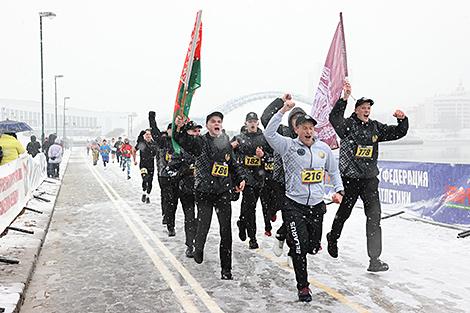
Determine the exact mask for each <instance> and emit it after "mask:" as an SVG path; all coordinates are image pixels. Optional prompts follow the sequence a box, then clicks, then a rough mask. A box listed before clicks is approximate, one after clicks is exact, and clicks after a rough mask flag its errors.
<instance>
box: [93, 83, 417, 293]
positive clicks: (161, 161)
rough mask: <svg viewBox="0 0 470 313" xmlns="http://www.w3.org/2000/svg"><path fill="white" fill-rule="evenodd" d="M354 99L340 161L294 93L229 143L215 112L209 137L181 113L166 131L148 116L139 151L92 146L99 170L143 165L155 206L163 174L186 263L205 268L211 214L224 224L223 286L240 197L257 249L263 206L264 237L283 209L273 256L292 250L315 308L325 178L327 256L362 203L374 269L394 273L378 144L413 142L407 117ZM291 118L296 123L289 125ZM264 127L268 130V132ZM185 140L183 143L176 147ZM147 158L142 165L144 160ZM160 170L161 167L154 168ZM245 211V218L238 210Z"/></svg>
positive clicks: (243, 227) (339, 116) (241, 224)
mask: <svg viewBox="0 0 470 313" xmlns="http://www.w3.org/2000/svg"><path fill="white" fill-rule="evenodd" d="M350 95H351V85H350V84H349V83H348V82H346V83H345V84H344V87H343V94H342V97H341V98H340V99H338V101H337V102H336V104H335V106H334V108H333V109H332V111H331V114H330V116H329V119H330V122H331V124H332V126H333V127H334V129H335V131H336V133H337V135H338V136H339V137H340V138H341V147H340V153H339V162H338V160H337V159H336V157H335V156H334V154H333V153H332V150H331V148H330V147H329V146H328V145H327V144H326V143H324V142H322V141H321V140H319V139H318V138H317V136H316V133H315V126H316V124H317V121H316V120H315V119H314V118H312V117H311V116H310V115H308V114H306V113H305V112H304V111H303V110H302V109H301V108H298V107H295V102H294V100H293V99H292V96H291V95H290V94H285V95H283V96H282V97H280V98H278V99H275V100H274V101H273V102H272V103H271V104H269V105H268V107H267V108H266V109H265V110H264V112H263V114H262V116H261V119H259V118H258V115H257V114H256V113H255V112H250V113H248V114H247V115H246V119H245V123H244V125H243V127H242V128H241V131H240V133H239V134H238V135H236V136H234V137H233V138H230V137H229V136H228V135H227V134H226V133H225V130H224V128H223V120H224V115H223V114H222V113H221V112H217V111H216V112H212V113H210V114H209V115H207V117H206V125H205V127H206V129H207V132H206V133H205V134H201V129H202V128H203V127H202V126H201V125H198V124H197V123H195V122H194V121H190V120H189V119H188V118H185V117H181V116H177V117H176V118H175V125H172V124H169V125H168V126H167V127H166V129H165V130H162V129H160V128H158V126H157V123H156V113H155V112H152V111H151V112H149V116H148V117H149V128H148V129H146V130H142V131H141V132H140V134H139V136H138V138H137V141H136V144H135V146H131V145H130V144H129V139H128V138H125V139H124V141H122V138H121V137H119V138H118V140H117V141H115V140H114V139H112V140H111V145H109V144H108V143H107V142H106V140H103V141H102V142H101V143H100V144H98V142H94V143H92V144H91V145H90V147H87V149H88V150H91V151H92V153H93V164H95V165H96V164H97V161H98V158H99V156H100V155H101V158H102V161H103V165H104V166H105V167H106V164H107V163H108V162H109V154H111V158H112V162H113V163H114V161H115V159H116V160H117V163H118V164H119V165H120V166H121V168H122V170H123V171H125V170H126V169H127V178H128V179H129V178H130V164H131V157H132V160H133V162H134V164H135V165H137V164H139V168H140V173H141V178H142V198H141V199H142V202H143V203H150V202H151V201H150V194H151V192H152V189H153V178H154V175H155V174H156V175H157V177H158V183H159V186H160V193H161V209H162V217H163V219H162V224H163V225H165V226H166V229H167V231H168V236H169V237H173V236H175V235H176V232H175V213H176V210H177V205H178V201H179V202H181V206H182V208H183V213H184V231H185V239H186V240H185V244H186V253H185V254H186V256H187V257H189V258H194V261H195V262H196V263H198V264H200V263H202V262H203V261H204V248H205V245H206V240H207V235H208V232H209V229H210V225H211V220H212V214H213V212H214V210H215V213H216V215H217V218H218V223H219V234H220V244H219V257H220V268H221V279H224V280H231V279H233V277H232V204H231V203H232V202H233V201H237V200H238V199H239V197H240V195H241V206H240V212H239V214H237V215H238V218H237V221H236V225H237V228H238V237H239V239H240V240H241V241H246V240H248V245H247V246H248V248H249V249H258V248H259V245H258V241H257V225H256V208H257V203H258V200H260V202H261V208H262V214H263V218H264V225H263V226H264V234H265V235H266V236H271V235H272V225H271V223H272V222H274V221H276V219H277V212H278V211H280V212H281V216H282V225H281V227H280V228H279V229H278V230H277V231H276V235H275V237H274V238H275V240H274V245H273V252H274V253H275V254H276V255H278V256H279V255H281V253H282V251H283V246H284V244H285V243H287V245H288V247H289V252H288V255H289V257H290V258H291V261H292V265H293V268H294V271H295V278H296V282H297V289H298V298H299V300H300V301H304V302H309V301H311V300H312V294H311V291H310V288H309V282H308V275H307V254H312V255H314V254H316V253H318V252H319V251H320V250H321V249H322V246H321V239H322V234H323V216H324V214H325V213H326V203H325V201H324V198H325V193H326V191H325V178H326V175H328V176H329V178H330V181H331V184H332V185H333V188H332V189H333V193H332V201H333V202H335V203H339V204H340V205H339V208H338V211H337V213H336V216H335V219H334V221H333V225H332V227H331V231H330V232H328V233H327V234H326V239H327V243H328V247H327V251H328V253H329V255H330V256H331V257H333V258H337V257H338V254H339V253H338V251H339V249H338V241H339V239H340V235H341V230H342V228H343V225H344V224H345V222H346V221H347V219H348V218H349V216H350V214H351V210H352V208H353V206H354V205H355V203H356V201H357V199H358V198H359V197H360V198H361V199H362V201H363V202H364V212H365V215H366V217H367V222H366V234H367V236H366V238H367V251H368V255H369V259H370V262H369V267H368V268H367V270H368V271H371V272H380V271H387V270H388V268H389V267H388V264H386V263H385V262H383V261H382V260H380V258H379V257H380V255H381V251H382V233H381V227H380V216H381V208H380V202H379V196H378V179H377V175H378V168H377V158H378V148H379V146H378V144H379V142H382V141H390V140H397V139H399V138H401V137H403V136H405V135H406V133H407V130H408V119H407V117H406V116H405V114H404V113H403V112H402V111H400V110H397V111H396V112H395V113H394V116H395V117H396V118H397V125H385V124H382V123H380V122H378V121H375V120H372V119H370V118H369V115H370V112H371V106H372V105H373V104H374V101H373V100H371V99H367V98H360V99H358V100H357V101H356V102H355V110H354V113H353V114H352V115H351V116H350V117H347V118H345V117H344V112H345V108H346V105H347V102H348V98H349V97H350ZM285 114H288V125H282V124H281V121H282V118H283V116H284V115H285ZM260 120H261V123H262V125H263V126H264V127H265V130H264V132H263V131H262V130H261V128H260V127H259V126H260ZM174 143H176V144H177V145H175V144H174ZM137 154H139V163H138V162H137V161H136V160H137V158H136V155H137ZM155 163H156V169H155ZM237 213H238V212H237Z"/></svg>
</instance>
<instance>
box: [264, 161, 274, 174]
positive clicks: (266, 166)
mask: <svg viewBox="0 0 470 313" xmlns="http://www.w3.org/2000/svg"><path fill="white" fill-rule="evenodd" d="M264 170H265V171H268V172H272V171H274V162H268V163H264Z"/></svg>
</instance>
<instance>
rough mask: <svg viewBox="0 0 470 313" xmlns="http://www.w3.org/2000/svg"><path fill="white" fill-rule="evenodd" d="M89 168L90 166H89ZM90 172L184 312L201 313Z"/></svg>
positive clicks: (94, 172) (99, 181) (100, 181)
mask: <svg viewBox="0 0 470 313" xmlns="http://www.w3.org/2000/svg"><path fill="white" fill-rule="evenodd" d="M88 166H89V165H88ZM89 167H90V166H89ZM90 170H91V172H92V174H93V176H95V178H96V180H97V181H98V183H99V184H100V185H101V187H102V188H103V190H104V192H105V193H106V195H107V196H108V198H109V199H110V200H111V201H112V202H113V204H114V206H115V207H116V209H117V210H118V212H119V213H120V214H121V216H122V217H123V219H124V221H125V222H126V223H127V226H129V228H130V230H131V231H132V232H133V233H134V236H135V237H136V238H137V239H138V240H139V242H140V244H141V245H142V247H143V248H144V250H145V252H147V254H148V256H149V257H150V259H152V262H153V264H154V265H155V267H156V268H157V270H158V271H159V272H160V273H161V274H162V276H163V279H164V280H165V281H166V283H167V284H168V286H169V287H170V288H171V290H173V292H174V294H175V296H176V298H177V299H178V301H179V302H180V304H181V307H182V308H183V310H185V311H186V312H190V313H199V312H200V311H199V309H198V308H197V307H196V305H195V304H194V302H193V301H192V300H191V299H190V298H189V297H188V296H187V295H186V293H185V292H184V290H183V287H182V286H181V285H180V284H178V281H177V280H176V278H175V277H174V276H173V274H172V273H171V272H170V270H169V269H168V267H167V266H166V265H165V263H164V262H163V261H162V259H160V257H159V256H158V255H157V253H156V252H155V251H154V250H153V248H152V247H151V246H150V244H149V243H148V242H147V241H146V240H145V238H144V237H143V236H142V234H141V233H140V232H139V230H138V229H137V227H136V226H135V224H134V223H133V222H132V221H131V219H130V218H129V217H128V216H127V215H126V214H125V213H124V212H123V210H122V208H121V207H120V205H119V202H118V201H117V200H116V199H114V198H113V196H112V195H111V194H110V192H109V191H108V190H107V189H106V187H105V186H104V184H103V183H102V178H100V177H98V175H99V174H98V173H96V170H94V169H92V168H91V167H90Z"/></svg>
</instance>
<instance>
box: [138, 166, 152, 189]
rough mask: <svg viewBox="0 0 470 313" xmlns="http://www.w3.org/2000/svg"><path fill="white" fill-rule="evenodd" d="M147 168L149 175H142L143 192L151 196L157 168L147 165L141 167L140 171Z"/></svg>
mask: <svg viewBox="0 0 470 313" xmlns="http://www.w3.org/2000/svg"><path fill="white" fill-rule="evenodd" d="M142 168H146V169H147V174H142V191H143V192H146V193H147V194H150V192H152V187H153V174H154V173H155V168H154V167H150V166H145V165H142V164H141V165H140V169H142Z"/></svg>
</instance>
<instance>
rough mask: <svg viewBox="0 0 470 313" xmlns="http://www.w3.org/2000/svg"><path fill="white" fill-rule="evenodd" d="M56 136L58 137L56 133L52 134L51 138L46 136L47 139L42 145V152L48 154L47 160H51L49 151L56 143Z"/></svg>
mask: <svg viewBox="0 0 470 313" xmlns="http://www.w3.org/2000/svg"><path fill="white" fill-rule="evenodd" d="M56 138H57V135H56V134H50V135H49V138H46V140H45V141H44V143H43V145H42V152H44V154H45V155H46V160H47V162H49V153H48V150H49V147H50V146H52V145H53V144H54V143H55V140H56Z"/></svg>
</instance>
